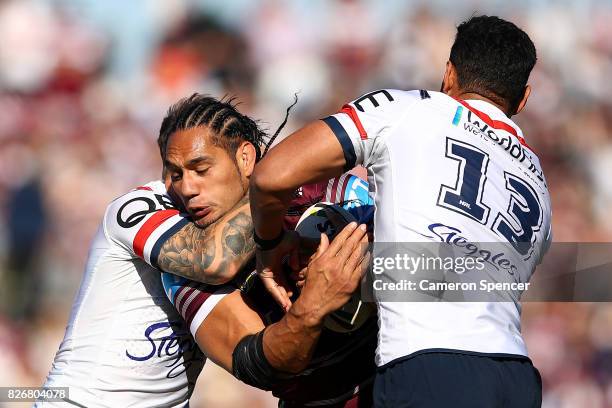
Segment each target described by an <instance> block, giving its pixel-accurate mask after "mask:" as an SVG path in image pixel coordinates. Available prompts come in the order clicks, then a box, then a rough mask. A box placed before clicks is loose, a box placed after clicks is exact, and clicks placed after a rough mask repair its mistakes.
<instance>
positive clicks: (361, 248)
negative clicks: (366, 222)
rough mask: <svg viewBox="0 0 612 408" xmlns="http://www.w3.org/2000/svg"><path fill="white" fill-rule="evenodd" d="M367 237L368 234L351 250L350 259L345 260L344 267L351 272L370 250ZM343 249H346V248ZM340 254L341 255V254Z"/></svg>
mask: <svg viewBox="0 0 612 408" xmlns="http://www.w3.org/2000/svg"><path fill="white" fill-rule="evenodd" d="M367 239H368V237H367V235H364V236H363V237H362V238H361V240H360V241H359V242H358V243H357V244H356V245H355V246H354V247H353V250H352V251H351V252H350V254H349V257H348V259H347V260H346V261H345V262H344V269H345V270H346V271H347V272H348V273H349V274H350V273H351V272H352V271H353V270H354V269H355V268H356V267H357V265H358V264H359V263H360V262H361V260H362V259H363V257H364V256H365V254H366V252H367V250H368V245H367ZM342 251H344V248H343V250H342ZM342 251H341V252H342ZM338 256H339V257H341V255H338ZM342 259H343V258H342V257H341V258H340V261H342Z"/></svg>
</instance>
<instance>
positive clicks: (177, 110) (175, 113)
mask: <svg viewBox="0 0 612 408" xmlns="http://www.w3.org/2000/svg"><path fill="white" fill-rule="evenodd" d="M198 126H205V127H207V128H209V129H210V130H211V131H212V132H211V134H212V142H213V144H215V145H217V146H219V147H222V148H224V149H225V150H227V152H228V153H230V155H231V156H232V157H234V154H235V153H236V150H237V149H238V146H239V145H240V143H242V142H244V141H246V142H250V143H251V144H252V145H253V146H254V147H255V152H256V156H255V160H256V161H259V160H260V159H261V158H262V151H261V148H262V145H264V138H265V136H266V134H265V132H264V131H262V130H261V129H259V126H258V125H257V123H256V122H255V121H254V120H253V119H251V118H250V117H248V116H246V115H243V114H242V113H240V112H238V110H237V109H236V104H235V103H234V98H223V99H221V100H219V99H216V98H213V97H211V96H208V95H202V94H199V93H194V94H193V95H191V96H190V97H189V98H183V99H181V100H180V101H178V102H177V103H176V104H174V105H172V106H171V107H170V109H169V110H168V113H167V114H166V117H165V118H164V120H163V121H162V124H161V128H160V130H159V137H158V138H157V145H158V146H159V153H160V155H161V157H162V160H164V159H165V157H166V148H167V146H168V139H169V138H170V135H172V134H173V133H174V132H177V131H179V130H186V129H191V128H194V127H198Z"/></svg>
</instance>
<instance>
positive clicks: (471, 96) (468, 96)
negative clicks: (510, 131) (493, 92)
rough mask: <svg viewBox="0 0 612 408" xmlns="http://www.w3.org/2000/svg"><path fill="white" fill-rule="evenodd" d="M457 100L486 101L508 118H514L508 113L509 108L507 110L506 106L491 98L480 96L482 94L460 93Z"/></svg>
mask: <svg viewBox="0 0 612 408" xmlns="http://www.w3.org/2000/svg"><path fill="white" fill-rule="evenodd" d="M457 98H458V99H463V100H465V99H478V100H481V101H485V102H488V103H490V104H491V105H493V106H496V107H497V108H498V109H499V110H501V111H502V112H504V114H505V115H506V116H507V117H510V116H512V115H510V113H509V112H508V108H507V107H506V106H504V105H500V104H499V103H497V102H495V101H494V100H492V99H489V98H487V97H486V96H482V95H480V94H477V93H475V92H459V94H458V95H457Z"/></svg>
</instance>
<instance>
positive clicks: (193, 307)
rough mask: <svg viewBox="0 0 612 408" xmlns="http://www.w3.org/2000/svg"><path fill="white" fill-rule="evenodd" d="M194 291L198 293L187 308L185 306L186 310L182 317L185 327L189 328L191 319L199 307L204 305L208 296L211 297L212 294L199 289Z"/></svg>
mask: <svg viewBox="0 0 612 408" xmlns="http://www.w3.org/2000/svg"><path fill="white" fill-rule="evenodd" d="M196 290H197V291H198V294H197V295H196V297H195V299H193V301H191V303H190V304H189V306H187V310H186V311H185V314H184V315H183V319H185V322H186V323H187V327H189V326H191V322H192V321H193V318H194V317H195V315H196V313H197V312H198V310H200V307H201V306H202V305H203V304H204V302H206V300H207V299H208V298H209V297H210V295H212V292H203V291H201V290H199V289H196Z"/></svg>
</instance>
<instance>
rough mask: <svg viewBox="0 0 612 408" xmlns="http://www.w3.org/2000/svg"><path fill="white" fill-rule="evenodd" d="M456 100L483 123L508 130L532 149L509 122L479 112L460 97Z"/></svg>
mask: <svg viewBox="0 0 612 408" xmlns="http://www.w3.org/2000/svg"><path fill="white" fill-rule="evenodd" d="M455 99H456V98H455ZM456 100H457V102H459V103H460V104H462V105H463V106H465V107H466V108H468V109H469V110H470V111H472V113H473V114H474V115H476V116H478V117H479V118H480V119H482V120H483V121H484V123H486V124H487V125H489V126H491V127H492V128H493V129H500V130H505V131H506V132H508V133H510V134H511V135H513V136H514V137H516V138H517V139H518V141H519V142H520V143H521V144H522V145H523V146H525V147H527V148H529V149H530V150H532V149H531V147H529V145H528V144H527V142H526V141H525V139H524V138H523V137H521V136H520V135H519V134H518V132H517V131H516V129H515V128H514V127H513V126H510V125H509V124H507V123H506V122H502V121H501V120H494V119H491V117H490V116H489V115H487V114H486V113H484V112H481V111H479V110H478V109H476V108H474V107H472V106H471V105H469V104H468V103H467V102H466V101H463V100H461V99H456Z"/></svg>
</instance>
